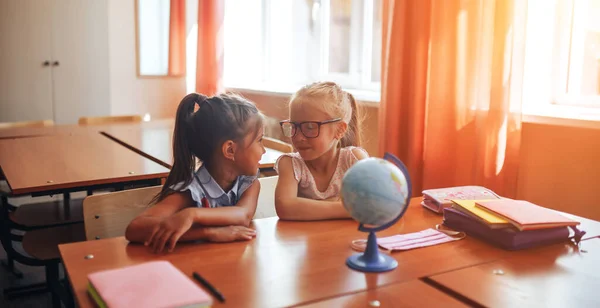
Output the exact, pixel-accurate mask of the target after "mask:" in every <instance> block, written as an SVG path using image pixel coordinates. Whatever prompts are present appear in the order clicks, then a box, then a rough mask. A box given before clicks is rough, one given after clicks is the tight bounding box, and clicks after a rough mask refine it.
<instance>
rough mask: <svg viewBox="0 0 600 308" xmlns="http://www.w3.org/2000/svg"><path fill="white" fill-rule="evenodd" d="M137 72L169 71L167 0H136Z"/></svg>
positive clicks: (160, 72) (162, 73) (157, 72)
mask: <svg viewBox="0 0 600 308" xmlns="http://www.w3.org/2000/svg"><path fill="white" fill-rule="evenodd" d="M136 7H137V13H136V14H137V30H138V33H137V36H138V51H139V53H138V74H139V75H141V76H144V75H147V76H165V75H167V74H168V71H169V13H170V7H169V1H164V0H138V1H137V2H136Z"/></svg>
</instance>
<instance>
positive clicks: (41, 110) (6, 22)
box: [0, 0, 53, 122]
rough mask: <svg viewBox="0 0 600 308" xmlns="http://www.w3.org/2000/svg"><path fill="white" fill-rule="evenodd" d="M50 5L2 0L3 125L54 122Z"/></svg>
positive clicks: (45, 0) (0, 75)
mask: <svg viewBox="0 0 600 308" xmlns="http://www.w3.org/2000/svg"><path fill="white" fill-rule="evenodd" d="M51 5H52V3H51V1H50V0H0V122H16V121H31V120H49V119H53V110H52V78H51V71H52V68H51V66H50V61H51V60H52V59H51V53H52V48H51V47H52V32H51V31H52V30H51V27H50V26H51V24H52V23H51V11H52V10H51ZM46 61H48V62H46ZM45 62H46V63H47V64H46V65H45V64H44V63H45Z"/></svg>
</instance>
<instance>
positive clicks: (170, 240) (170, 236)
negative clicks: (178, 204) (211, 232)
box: [144, 208, 194, 253]
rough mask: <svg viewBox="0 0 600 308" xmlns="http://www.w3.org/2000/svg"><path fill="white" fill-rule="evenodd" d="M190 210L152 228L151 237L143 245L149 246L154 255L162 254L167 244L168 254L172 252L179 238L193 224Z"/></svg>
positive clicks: (183, 211)
mask: <svg viewBox="0 0 600 308" xmlns="http://www.w3.org/2000/svg"><path fill="white" fill-rule="evenodd" d="M192 210H193V208H187V209H184V210H181V211H179V212H177V213H175V214H174V215H172V216H170V217H168V218H165V219H164V220H163V221H162V222H161V223H160V224H158V225H156V227H154V230H152V235H150V238H149V239H148V240H147V241H146V242H145V243H144V245H146V246H151V247H152V250H153V251H154V252H155V253H159V252H162V251H163V249H164V248H165V245H167V244H168V250H169V252H171V251H173V249H174V248H175V244H177V241H178V240H179V238H180V237H181V236H182V235H183V234H184V233H186V232H187V231H188V230H189V229H190V228H191V227H192V224H193V223H194V215H193V212H191V211H192Z"/></svg>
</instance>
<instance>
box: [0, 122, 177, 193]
mask: <svg viewBox="0 0 600 308" xmlns="http://www.w3.org/2000/svg"><path fill="white" fill-rule="evenodd" d="M0 168H2V172H3V173H4V176H5V178H6V180H7V182H8V184H9V186H10V188H11V195H13V196H16V195H23V194H41V193H48V194H49V193H51V192H52V193H60V192H62V191H65V190H69V189H77V188H81V189H86V188H90V187H94V186H99V185H110V184H114V183H125V182H135V181H142V180H157V181H158V180H159V179H161V178H164V177H166V176H167V175H168V173H169V170H168V169H167V168H165V167H163V166H160V165H158V164H157V163H155V162H153V161H151V160H149V159H147V158H144V157H142V156H140V155H138V154H136V153H134V152H132V151H130V150H128V149H127V148H125V147H123V146H121V145H119V144H117V143H115V142H113V141H111V140H109V139H108V138H106V137H104V136H102V135H100V134H74V135H54V136H43V137H32V138H19V139H3V140H0Z"/></svg>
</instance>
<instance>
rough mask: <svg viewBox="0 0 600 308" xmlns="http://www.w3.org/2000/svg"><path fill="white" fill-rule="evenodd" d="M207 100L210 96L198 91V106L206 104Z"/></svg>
mask: <svg viewBox="0 0 600 308" xmlns="http://www.w3.org/2000/svg"><path fill="white" fill-rule="evenodd" d="M207 100H208V97H206V96H205V95H202V94H199V93H196V104H197V105H198V108H200V107H201V106H202V104H204V103H205V102H206V101H207Z"/></svg>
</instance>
